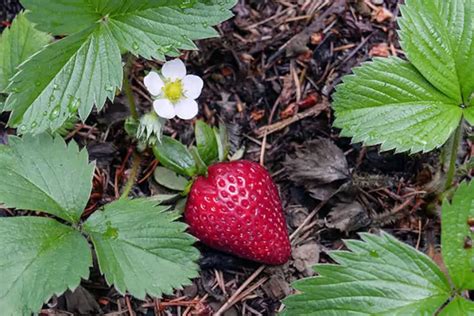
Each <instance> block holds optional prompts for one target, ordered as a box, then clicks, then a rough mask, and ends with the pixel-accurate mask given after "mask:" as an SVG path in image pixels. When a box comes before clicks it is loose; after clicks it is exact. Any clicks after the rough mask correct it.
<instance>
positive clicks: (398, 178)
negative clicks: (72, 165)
mask: <svg viewBox="0 0 474 316" xmlns="http://www.w3.org/2000/svg"><path fill="white" fill-rule="evenodd" d="M400 2H401V1H397V0H385V1H375V0H372V1H368V0H367V1H363V0H347V1H344V0H334V1H327V0H287V1H283V0H279V1H277V0H272V1H271V0H240V1H239V4H238V5H237V6H236V7H235V9H234V13H235V18H233V19H232V20H230V21H228V22H225V23H223V24H222V25H221V26H220V27H219V32H220V33H221V35H222V37H221V38H217V39H212V40H206V41H202V42H200V43H199V48H200V50H199V51H196V52H185V53H184V54H183V56H182V58H183V60H185V61H186V63H187V65H188V68H189V71H190V72H192V73H195V74H197V75H200V76H202V77H203V78H204V81H205V83H206V85H205V89H204V92H203V95H202V96H201V98H200V100H199V103H200V106H201V111H200V113H201V114H200V115H201V118H202V119H205V120H206V121H207V122H209V123H212V124H218V122H219V121H223V122H225V124H226V125H227V127H228V129H229V131H230V137H231V142H232V151H233V152H236V151H237V150H238V149H239V148H241V147H245V149H246V151H245V158H246V159H250V160H254V161H261V162H263V163H264V165H265V166H266V167H267V168H268V169H269V170H270V172H271V173H272V174H273V177H274V179H275V180H276V182H277V184H278V186H279V189H280V192H281V196H282V200H283V205H284V210H285V214H286V218H287V223H288V227H289V230H290V234H294V236H293V237H294V238H293V256H292V259H291V261H290V262H289V263H287V264H285V265H283V266H280V267H267V268H265V269H264V270H263V271H262V272H261V273H259V274H258V275H257V276H256V277H255V278H253V280H252V282H250V284H249V285H248V286H247V287H246V288H245V290H244V291H243V294H242V295H240V296H239V297H238V298H237V299H236V300H234V303H235V304H233V306H231V307H230V308H229V309H228V310H227V312H225V313H224V314H223V315H228V316H231V315H274V314H276V312H277V311H279V310H281V309H282V308H283V307H282V304H281V300H282V299H283V298H284V297H285V296H287V295H288V294H290V293H291V292H292V290H291V286H290V283H291V282H292V281H294V280H296V279H299V278H302V277H305V276H310V275H312V274H313V272H312V270H311V269H310V267H311V266H312V265H314V264H315V263H317V262H328V261H329V260H330V259H329V257H328V255H327V253H328V251H329V250H332V249H340V248H343V247H344V245H343V243H342V239H343V238H357V233H358V232H362V231H371V232H374V231H378V230H381V229H383V230H385V231H388V232H390V233H392V234H394V235H395V236H396V237H398V238H400V239H401V240H403V241H405V242H407V243H409V244H411V245H413V246H415V247H417V248H418V249H420V250H422V251H424V252H426V253H427V254H428V255H430V256H431V257H433V258H435V260H438V259H439V251H438V248H439V247H438V245H439V236H440V234H439V220H438V217H437V215H436V214H437V210H436V209H434V210H427V209H426V206H427V205H428V204H429V203H430V194H429V193H430V190H432V189H433V188H434V187H435V185H436V180H437V175H436V174H437V170H438V169H439V166H438V157H437V153H434V154H430V155H414V156H407V155H395V154H393V153H391V152H389V153H382V154H381V153H379V151H378V148H367V149H364V148H362V147H361V145H360V144H351V143H350V139H347V138H339V136H338V132H339V131H338V130H335V129H333V128H332V127H331V123H332V120H333V116H332V111H331V110H330V108H329V107H328V102H330V100H331V94H332V93H333V92H334V88H335V86H336V85H337V84H338V83H340V82H341V77H342V76H344V75H346V74H348V73H350V72H351V68H352V67H354V66H357V65H359V64H360V63H362V62H364V61H367V60H370V59H371V58H372V57H374V56H389V55H398V56H399V57H402V58H403V57H404V55H403V52H402V51H400V47H399V44H398V38H397V33H396V29H397V26H396V23H395V22H394V17H396V16H397V15H398V13H399V12H398V6H399V4H400ZM1 5H2V7H1V9H0V20H3V22H2V25H4V26H6V25H8V21H9V20H11V19H12V17H13V13H15V12H17V11H18V10H19V6H18V5H17V2H16V1H8V0H3V1H2V2H1ZM133 66H134V67H133V72H132V76H133V81H132V83H133V90H134V92H135V95H136V98H137V100H138V101H139V102H138V104H139V108H140V110H141V111H143V112H145V111H149V110H150V106H151V102H150V99H149V98H148V97H147V92H146V90H145V89H144V86H143V84H142V82H143V76H144V71H145V70H148V69H150V68H151V67H158V66H159V64H157V63H154V62H150V61H145V60H141V59H139V60H136V61H135V63H134V65H133ZM125 104H126V102H125V100H124V98H123V96H120V95H119V96H117V98H116V100H115V102H114V104H109V105H107V106H106V109H105V111H103V112H101V113H95V114H93V115H92V116H91V117H90V119H89V120H88V121H87V122H85V124H79V123H78V124H76V127H75V129H74V130H73V131H71V133H70V134H69V135H68V136H67V138H68V139H72V138H73V139H74V140H75V141H77V142H78V143H79V144H81V145H83V146H87V148H88V150H89V153H90V156H91V160H96V161H97V169H96V172H95V178H94V189H93V193H92V196H91V200H90V203H89V206H88V209H87V211H86V214H85V216H87V215H88V214H90V213H92V212H94V211H95V210H96V209H98V208H99V207H100V206H101V205H104V204H105V203H107V202H110V201H111V200H114V199H116V198H117V197H118V193H119V192H120V189H121V188H122V187H123V185H124V183H125V181H126V179H127V175H128V170H129V168H130V165H131V162H130V153H131V152H132V151H133V149H134V144H133V143H132V142H131V140H130V139H129V138H128V137H127V136H126V133H125V132H124V129H123V121H124V119H125V117H126V116H127V115H128V110H127V108H126V105H125ZM5 120H6V118H5V117H3V121H4V122H5ZM273 124H275V125H273ZM2 126H4V123H1V122H0V128H3V127H2ZM3 129H4V128H3ZM165 132H166V134H169V135H175V136H177V137H178V138H180V139H181V140H182V141H183V142H185V143H188V144H191V143H192V142H193V127H192V125H191V124H189V123H188V122H183V121H179V120H175V121H171V122H169V123H168V124H167V126H166V130H165ZM8 133H10V134H13V133H14V130H8ZM144 156H145V159H144V161H143V163H142V168H141V172H140V176H139V179H140V180H139V184H138V185H137V186H136V187H135V188H134V190H133V194H134V195H135V196H143V195H151V194H156V193H158V192H162V188H159V187H158V185H157V184H156V183H154V181H153V180H152V177H150V174H151V173H152V171H153V168H154V167H155V166H156V163H155V162H154V157H153V155H152V154H151V153H150V152H145V153H144ZM0 211H1V210H0ZM198 247H199V249H200V250H201V251H202V258H201V260H200V265H201V269H202V271H201V276H200V278H198V279H196V280H194V284H193V285H192V286H188V287H186V288H185V289H184V290H180V291H176V293H175V295H174V296H167V297H164V298H162V299H152V298H149V299H148V300H147V301H146V302H143V301H137V300H134V299H133V298H131V297H123V296H121V295H120V294H118V293H117V292H116V291H115V290H114V289H113V288H110V287H108V286H107V285H106V283H105V281H104V279H103V278H102V277H101V276H100V275H99V273H98V269H97V268H94V269H93V271H92V274H91V278H90V281H84V282H83V284H82V287H81V288H79V289H78V290H76V292H74V293H67V294H66V295H63V296H61V297H58V298H54V299H53V300H52V301H51V302H50V303H49V304H48V305H45V306H44V310H43V312H42V315H72V314H74V315H79V314H84V315H91V314H99V313H105V314H108V315H126V314H127V313H130V314H133V313H135V314H136V315H211V314H212V313H213V312H215V311H217V310H218V309H219V308H220V307H221V306H222V305H223V304H225V303H226V302H228V301H229V298H230V297H231V296H232V294H233V293H234V292H235V291H236V290H237V289H238V288H239V287H240V286H241V285H242V283H244V282H245V281H246V280H247V279H248V278H249V277H250V276H251V275H252V274H253V273H254V272H255V271H256V270H257V269H258V268H259V265H258V264H255V263H252V262H247V261H243V260H242V259H239V258H236V257H233V256H231V255H227V254H223V253H221V252H216V251H213V250H211V249H208V248H206V247H205V246H203V245H198ZM438 261H439V260H438ZM247 290H248V291H247Z"/></svg>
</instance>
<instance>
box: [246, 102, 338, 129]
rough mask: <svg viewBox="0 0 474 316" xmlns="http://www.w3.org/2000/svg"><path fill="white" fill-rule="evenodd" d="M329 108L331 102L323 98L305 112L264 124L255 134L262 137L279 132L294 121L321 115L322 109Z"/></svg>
mask: <svg viewBox="0 0 474 316" xmlns="http://www.w3.org/2000/svg"><path fill="white" fill-rule="evenodd" d="M328 108H329V102H328V101H327V99H323V100H322V101H321V102H320V103H317V104H316V105H314V106H313V107H311V108H309V109H307V110H306V111H304V112H301V113H297V114H295V115H294V116H292V117H290V118H287V119H284V120H281V121H279V122H276V123H274V124H270V125H267V126H263V127H261V128H259V129H258V130H257V131H256V132H255V134H256V135H257V138H262V137H265V135H267V136H268V135H270V134H273V133H275V132H278V131H279V130H282V129H284V128H286V127H288V126H290V125H291V124H293V123H296V122H298V121H300V120H302V119H305V118H307V117H310V116H317V115H319V114H320V113H321V112H322V111H325V110H326V109H328Z"/></svg>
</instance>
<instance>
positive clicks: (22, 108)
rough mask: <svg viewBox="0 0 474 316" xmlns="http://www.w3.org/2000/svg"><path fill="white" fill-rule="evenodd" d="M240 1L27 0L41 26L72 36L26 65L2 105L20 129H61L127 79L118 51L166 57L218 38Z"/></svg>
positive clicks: (159, 57) (55, 44) (100, 105)
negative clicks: (217, 27) (200, 41)
mask: <svg viewBox="0 0 474 316" xmlns="http://www.w3.org/2000/svg"><path fill="white" fill-rule="evenodd" d="M235 2H236V1H235V0H191V1H184V0H182V1H171V0H158V1H132V0H125V1H107V0H97V1H86V0H75V1H64V0H60V1H48V2H47V3H46V2H45V3H41V4H39V3H38V2H37V1H33V0H24V1H23V2H22V3H23V4H24V6H25V7H26V8H27V9H28V10H29V11H28V12H29V17H30V18H31V19H32V20H33V21H35V22H36V23H38V26H39V27H41V29H42V30H47V31H50V32H53V33H54V34H71V35H70V36H68V37H66V38H64V39H62V40H60V41H58V42H57V43H54V44H52V45H50V46H48V47H47V48H46V49H45V50H43V51H42V52H41V53H40V54H38V55H36V56H34V57H33V58H32V59H31V60H29V61H28V62H27V63H26V64H24V65H23V66H22V67H21V68H20V71H19V73H18V74H17V75H16V76H15V77H14V80H13V83H12V84H11V85H10V86H9V88H8V90H7V92H8V93H11V94H10V96H9V98H8V99H7V102H6V104H5V106H4V109H3V110H4V111H12V114H11V117H10V121H9V125H10V126H13V127H19V128H20V129H19V132H20V133H26V132H28V133H34V134H37V133H41V132H43V131H47V130H52V131H56V130H57V129H58V128H59V127H60V126H62V124H63V123H64V122H65V121H66V120H67V119H68V118H69V117H71V116H73V115H75V114H76V112H77V111H78V112H79V116H80V117H81V119H82V120H85V119H86V118H87V117H88V115H89V114H90V112H91V110H92V108H93V106H94V105H95V106H96V107H97V108H98V109H99V110H100V109H102V107H103V106H104V103H105V101H106V99H107V98H108V99H112V98H113V97H114V95H115V92H116V89H117V88H120V86H121V84H122V63H121V57H120V51H130V52H132V53H133V54H135V55H140V56H143V57H145V58H157V59H161V60H164V59H165V55H168V56H177V55H179V50H180V49H196V46H195V44H194V43H193V42H192V41H193V40H197V39H203V38H209V37H214V36H217V35H218V33H217V32H216V31H215V30H214V29H213V28H212V26H213V25H216V24H218V23H220V22H222V21H223V20H226V19H228V18H229V17H231V12H230V10H229V9H230V8H231V7H232V6H233V5H234V4H235Z"/></svg>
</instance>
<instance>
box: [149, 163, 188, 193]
mask: <svg viewBox="0 0 474 316" xmlns="http://www.w3.org/2000/svg"><path fill="white" fill-rule="evenodd" d="M153 177H154V179H155V181H156V182H158V184H160V185H162V186H164V187H165V188H168V189H171V190H174V191H184V190H185V189H186V187H187V185H188V182H189V181H188V179H186V178H185V177H183V176H180V175H177V174H176V173H175V172H174V171H172V170H169V169H167V168H165V167H157V168H156V169H155V172H154V173H153Z"/></svg>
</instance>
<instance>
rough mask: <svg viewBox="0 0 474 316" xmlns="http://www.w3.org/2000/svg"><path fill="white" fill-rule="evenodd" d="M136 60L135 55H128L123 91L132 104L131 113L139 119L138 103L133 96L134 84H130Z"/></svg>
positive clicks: (129, 103)
mask: <svg viewBox="0 0 474 316" xmlns="http://www.w3.org/2000/svg"><path fill="white" fill-rule="evenodd" d="M134 60H135V57H133V55H130V56H129V57H128V60H127V64H126V66H125V69H124V75H123V92H124V93H125V95H126V96H127V100H128V105H129V106H130V114H131V115H132V117H133V118H134V119H136V120H138V112H137V105H136V103H135V97H134V96H133V91H132V85H131V84H130V75H131V72H132V68H133V62H134Z"/></svg>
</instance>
